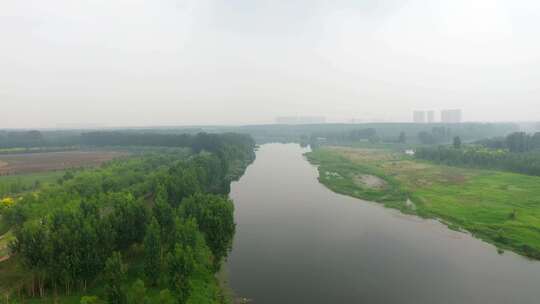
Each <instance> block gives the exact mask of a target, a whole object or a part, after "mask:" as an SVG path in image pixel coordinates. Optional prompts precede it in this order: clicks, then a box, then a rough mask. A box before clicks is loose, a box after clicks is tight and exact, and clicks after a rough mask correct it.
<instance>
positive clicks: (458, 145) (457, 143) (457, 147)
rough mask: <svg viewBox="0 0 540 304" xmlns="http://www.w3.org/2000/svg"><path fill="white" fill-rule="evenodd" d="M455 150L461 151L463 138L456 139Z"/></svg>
mask: <svg viewBox="0 0 540 304" xmlns="http://www.w3.org/2000/svg"><path fill="white" fill-rule="evenodd" d="M453 145H454V148H456V149H461V138H460V137H459V136H456V137H454V143H453Z"/></svg>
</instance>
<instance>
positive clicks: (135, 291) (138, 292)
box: [128, 279, 150, 304]
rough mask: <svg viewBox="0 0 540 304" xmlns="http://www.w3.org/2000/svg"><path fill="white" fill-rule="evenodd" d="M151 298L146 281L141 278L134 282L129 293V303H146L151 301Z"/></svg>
mask: <svg viewBox="0 0 540 304" xmlns="http://www.w3.org/2000/svg"><path fill="white" fill-rule="evenodd" d="M149 301H150V300H149V299H148V297H147V296H146V287H145V286H144V282H143V280H141V279H138V280H137V281H135V283H133V286H131V289H130V290H129V294H128V303H129V304H146V303H149Z"/></svg>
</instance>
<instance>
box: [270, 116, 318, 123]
mask: <svg viewBox="0 0 540 304" xmlns="http://www.w3.org/2000/svg"><path fill="white" fill-rule="evenodd" d="M276 123H277V124H283V125H307V124H323V123H326V118H325V117H323V116H284V117H276Z"/></svg>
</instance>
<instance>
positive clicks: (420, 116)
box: [413, 111, 426, 123]
mask: <svg viewBox="0 0 540 304" xmlns="http://www.w3.org/2000/svg"><path fill="white" fill-rule="evenodd" d="M413 121H414V122H415V123H425V122H426V112H425V111H414V112H413Z"/></svg>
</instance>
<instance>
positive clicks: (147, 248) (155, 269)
mask: <svg viewBox="0 0 540 304" xmlns="http://www.w3.org/2000/svg"><path fill="white" fill-rule="evenodd" d="M144 272H145V275H146V277H147V279H148V281H149V282H150V285H152V286H156V285H157V283H158V281H159V276H160V272H161V239H160V227H159V224H158V222H157V220H156V218H155V217H153V218H152V221H151V222H150V225H149V226H148V228H147V229H146V236H145V237H144Z"/></svg>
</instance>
